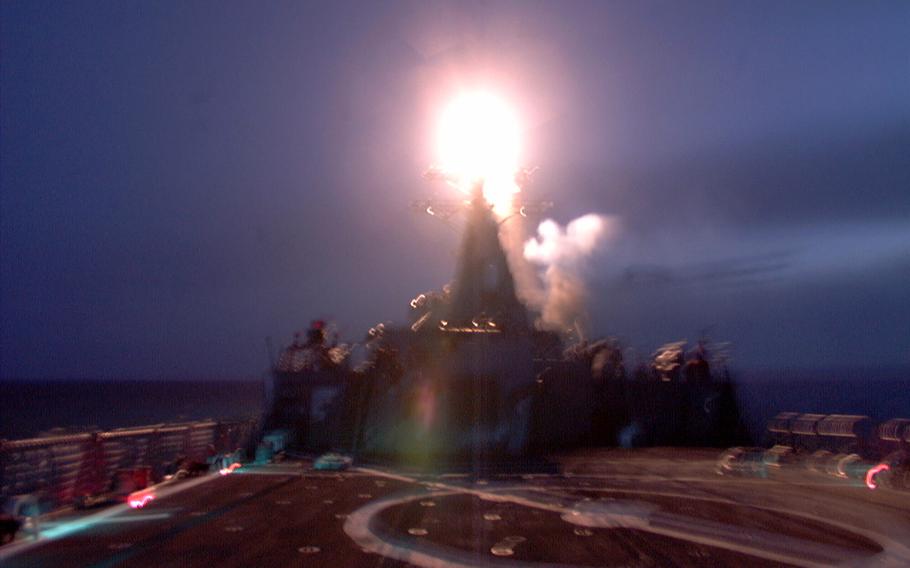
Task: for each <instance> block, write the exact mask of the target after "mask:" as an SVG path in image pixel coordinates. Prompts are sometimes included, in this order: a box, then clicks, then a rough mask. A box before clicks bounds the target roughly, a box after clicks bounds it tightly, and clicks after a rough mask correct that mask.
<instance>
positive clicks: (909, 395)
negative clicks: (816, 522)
mask: <svg viewBox="0 0 910 568" xmlns="http://www.w3.org/2000/svg"><path fill="white" fill-rule="evenodd" d="M734 379H736V384H737V399H738V400H739V404H740V411H741V413H742V416H743V420H744V422H745V425H746V427H747V428H748V430H749V432H750V434H751V435H752V437H753V439H755V440H756V441H761V439H762V434H763V431H764V428H765V424H766V423H767V421H768V419H770V418H771V417H773V416H774V415H775V414H777V413H778V412H782V411H796V412H819V413H824V414H834V413H840V414H863V415H867V416H870V417H871V418H872V419H873V420H875V421H877V422H880V421H884V420H888V419H890V418H910V370H899V369H898V370H886V371H881V370H879V371H874V372H872V371H840V372H823V371H814V372H809V371H761V372H752V373H737V374H736V375H734ZM264 400H265V385H264V383H263V382H262V381H212V380H209V381H109V380H105V381H76V380H59V381H31V382H27V381H5V382H0V438H6V439H17V438H25V437H30V436H35V435H38V434H40V433H42V432H47V431H49V430H51V429H52V428H66V429H69V430H86V429H91V428H98V429H111V428H122V427H128V426H142V425H146V424H157V423H161V422H176V421H184V420H202V419H206V418H212V419H232V418H246V417H259V416H260V415H261V414H262V412H263V410H264V408H263V405H264Z"/></svg>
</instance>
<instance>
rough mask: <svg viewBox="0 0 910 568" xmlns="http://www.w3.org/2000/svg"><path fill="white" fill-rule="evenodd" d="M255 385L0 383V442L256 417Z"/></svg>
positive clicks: (258, 389) (259, 403)
mask: <svg viewBox="0 0 910 568" xmlns="http://www.w3.org/2000/svg"><path fill="white" fill-rule="evenodd" d="M263 401H264V385H263V382H262V381H261V380H254V381H223V380H207V381H117V380H77V379H69V380H53V381H25V380H14V381H2V382H0V439H3V438H5V439H7V440H15V439H19V438H28V437H32V436H37V435H40V434H42V433H47V432H48V431H50V430H51V429H54V428H64V429H66V430H67V431H92V430H96V429H98V430H108V429H112V428H124V427H129V426H145V425H148V424H159V423H162V422H182V421H188V420H203V419H206V418H212V419H216V420H217V419H222V420H227V419H234V418H259V416H260V415H261V413H262V411H263Z"/></svg>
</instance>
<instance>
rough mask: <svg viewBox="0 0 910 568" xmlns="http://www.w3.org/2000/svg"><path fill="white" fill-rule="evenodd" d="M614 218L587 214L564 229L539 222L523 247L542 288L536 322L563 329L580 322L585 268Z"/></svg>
mask: <svg viewBox="0 0 910 568" xmlns="http://www.w3.org/2000/svg"><path fill="white" fill-rule="evenodd" d="M615 229H616V221H615V220H614V219H612V218H608V217H605V216H603V215H596V214H593V213H590V214H588V215H584V216H582V217H579V218H578V219H575V220H574V221H571V222H570V223H569V224H568V225H566V227H565V229H563V228H562V227H561V226H560V225H559V223H557V222H555V221H553V220H552V219H547V220H546V221H544V222H542V223H541V224H540V226H539V227H538V229H537V237H536V238H532V239H530V240H529V241H528V242H526V243H525V246H524V257H525V259H527V260H528V261H530V262H532V263H534V264H536V265H538V266H540V267H541V277H542V279H543V285H544V290H543V294H542V296H541V301H540V305H538V306H535V307H537V308H538V309H539V310H540V320H539V322H538V324H539V325H540V326H541V327H542V328H544V329H552V330H556V331H566V330H567V329H569V328H571V327H573V326H579V325H583V323H584V315H585V311H586V310H585V306H586V304H587V298H588V287H587V282H586V268H587V265H588V261H589V259H590V258H591V256H592V255H593V254H594V253H595V252H597V250H598V248H599V247H601V246H602V244H603V243H604V241H605V240H606V238H607V237H609V236H610V235H611V234H612V233H614V232H615Z"/></svg>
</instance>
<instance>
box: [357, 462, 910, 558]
mask: <svg viewBox="0 0 910 568" xmlns="http://www.w3.org/2000/svg"><path fill="white" fill-rule="evenodd" d="M358 471H361V472H363V473H368V474H372V475H379V476H385V477H393V478H395V479H399V480H401V481H409V482H411V483H418V484H424V485H425V486H427V487H428V488H430V487H432V488H433V489H439V490H441V492H440V493H437V494H435V495H433V496H434V497H439V496H448V495H453V494H468V495H474V496H476V497H479V498H481V499H485V500H491V501H499V502H511V503H514V504H517V505H521V506H526V507H532V508H535V509H542V510H546V511H551V512H556V513H560V514H561V515H563V518H564V520H567V521H569V522H571V521H570V519H573V518H574V519H575V520H576V522H578V524H581V525H582V526H614V527H615V526H629V524H634V525H635V528H637V529H639V530H643V531H647V532H650V533H654V534H659V535H663V536H668V537H671V538H676V539H680V540H684V541H688V542H693V543H696V544H702V545H707V546H713V547H716V548H722V549H725V550H730V551H733V552H738V553H741V554H745V555H748V556H752V557H757V558H764V559H767V560H773V561H778V562H786V563H791V564H795V565H797V566H812V567H816V566H819V567H820V566H828V565H830V564H832V563H840V562H844V561H846V562H850V561H851V560H855V561H862V560H865V561H870V560H873V559H874V560H875V561H877V562H880V563H881V564H882V565H894V566H902V565H908V564H910V548H907V547H906V546H904V545H902V544H900V543H898V542H896V541H894V540H893V539H891V538H889V537H887V536H885V535H882V534H879V533H872V532H871V531H866V530H863V529H859V528H856V527H852V526H849V525H844V524H841V523H837V522H834V521H831V520H829V519H823V518H819V517H815V516H814V515H811V514H806V513H798V512H793V511H790V510H780V509H777V508H773V507H761V506H758V505H750V506H754V507H757V508H762V509H767V510H771V511H775V512H778V513H783V514H785V515H791V516H797V517H803V518H807V519H811V520H814V521H816V522H819V523H822V524H827V525H831V526H834V527H838V528H841V529H843V530H846V531H847V532H850V533H853V534H857V535H860V536H863V537H865V538H867V539H869V540H872V541H874V542H876V543H877V544H878V545H879V546H881V547H882V551H881V552H879V553H877V554H872V555H869V556H860V555H857V554H854V553H852V552H851V551H849V550H846V549H844V548H841V547H836V546H830V545H826V544H821V543H814V542H810V541H806V540H803V539H799V538H794V537H788V536H785V535H778V534H775V533H770V532H768V531H762V530H759V529H748V530H745V529H744V528H742V527H736V526H732V525H729V524H726V523H718V522H712V521H707V520H702V519H696V518H692V517H686V516H682V515H675V514H670V513H656V514H653V515H652V514H646V513H642V512H639V513H638V515H637V516H636V513H635V512H634V511H630V510H618V511H611V510H610V509H609V508H607V509H605V510H601V511H588V512H587V515H586V516H585V515H579V514H578V511H577V509H575V508H574V507H567V506H565V505H563V504H561V503H558V502H555V503H554V502H545V501H543V500H541V499H534V498H529V497H528V496H522V495H516V494H509V493H508V491H515V490H518V491H521V492H524V493H525V494H527V493H531V492H533V491H537V492H541V493H544V494H546V488H543V487H538V488H527V487H503V488H501V489H499V490H496V491H491V490H488V489H477V488H473V487H463V486H458V485H452V484H447V483H439V482H435V483H427V482H423V481H420V480H418V479H416V478H408V477H406V476H402V475H398V474H386V472H384V471H381V470H373V469H367V468H358ZM567 477H569V476H567ZM529 489H530V491H529ZM558 489H576V490H580V488H576V487H559V488H558ZM585 489H589V488H585ZM600 490H601V491H611V489H610V488H601V489H600ZM612 491H614V492H622V491H623V490H622V489H612ZM637 492H638V493H641V494H653V495H659V494H660V492H657V491H646V490H638V491H637ZM676 496H677V497H682V498H687V499H694V500H699V499H701V498H700V497H698V496H692V495H680V494H676ZM420 498H424V499H425V498H426V496H425V495H424V496H420V495H413V496H408V497H402V498H399V499H387V500H383V501H380V502H378V503H372V504H370V505H367V506H366V507H363V508H361V509H359V510H357V511H355V512H354V513H352V514H351V515H350V516H349V518H348V520H347V522H346V523H345V526H344V528H345V532H346V533H348V536H350V537H351V538H352V539H354V540H355V542H357V543H358V544H359V545H361V546H362V547H365V548H367V547H372V548H373V549H375V550H373V551H374V552H377V553H379V554H382V555H383V556H391V557H392V558H396V559H399V560H404V561H406V562H411V563H415V564H418V565H420V566H425V567H430V568H435V567H437V566H442V565H444V564H445V562H448V561H451V560H452V555H456V556H458V557H459V559H460V560H461V561H463V562H464V563H465V565H474V562H472V559H474V557H473V556H472V555H468V554H466V555H464V556H463V557H462V556H461V555H460V554H459V553H457V552H452V551H449V552H448V553H447V554H446V560H441V559H440V557H438V555H439V554H441V553H440V552H439V551H434V550H432V549H430V550H421V551H415V550H413V549H408V548H402V547H399V546H397V545H395V544H389V543H387V542H385V541H382V539H381V538H380V537H379V536H377V535H375V534H373V533H372V531H371V530H370V529H369V526H368V525H369V520H370V518H371V517H372V516H373V515H375V514H376V513H378V512H379V511H381V510H384V509H386V508H388V507H391V506H394V505H399V504H404V503H408V502H410V501H414V500H417V499H420ZM705 500H717V498H713V497H709V498H707V499H705ZM726 501H727V502H730V500H726ZM734 503H735V502H734ZM629 504H630V505H631V503H629ZM737 504H738V503H737ZM601 517H602V519H601V520H600V521H597V522H602V523H605V524H603V525H597V524H594V525H592V524H588V523H591V522H593V521H592V520H593V519H598V518H601ZM652 518H653V522H652ZM782 543H784V546H781V544H782ZM788 548H790V550H794V551H796V550H798V551H800V552H802V553H805V552H811V553H814V554H815V555H816V558H815V559H810V558H806V557H805V555H804V554H803V555H800V556H797V555H794V554H793V553H792V552H790V550H788ZM434 553H435V554H434ZM475 560H476V559H475Z"/></svg>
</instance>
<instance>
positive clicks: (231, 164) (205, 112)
mask: <svg viewBox="0 0 910 568" xmlns="http://www.w3.org/2000/svg"><path fill="white" fill-rule="evenodd" d="M0 8H2V24H0V25H2V38H0V41H2V44H0V58H2V59H0V63H2V71H0V72H2V77H0V88H2V92H0V113H2V124H0V127H2V132H0V135H2V139H0V143H2V146H0V149H2V154H0V158H2V161H0V173H2V178H0V180H2V202H0V207H2V208H0V214H2V223H0V275H2V297H0V300H2V304H0V326H2V344H0V355H2V372H0V375H2V378H28V377H32V378H63V377H102V378H107V377H111V378H115V377H122V378H207V377H219V378H221V377H227V378H231V377H256V376H259V375H260V374H261V373H262V371H263V370H264V369H266V368H267V365H268V357H267V354H266V347H265V338H266V337H267V336H271V337H272V338H273V340H274V342H275V344H276V345H279V344H281V343H286V342H288V341H289V339H290V337H291V334H292V333H293V331H294V330H295V329H300V328H302V327H304V326H306V325H307V323H308V322H309V320H310V319H312V318H316V317H322V318H331V319H334V320H336V321H337V323H338V325H339V328H340V330H341V332H342V334H343V335H344V336H346V337H348V338H352V339H359V338H360V337H362V335H363V334H364V332H365V330H366V329H367V328H368V327H369V326H371V325H373V324H375V323H376V322H379V321H383V320H397V321H403V320H404V318H405V316H406V308H407V302H408V301H409V300H410V299H411V298H412V297H414V296H415V295H416V294H417V293H419V292H422V291H425V290H429V289H431V288H439V287H440V286H441V285H442V284H444V283H446V282H447V281H448V280H449V279H450V278H451V276H452V274H453V270H454V269H453V260H454V257H453V252H454V251H455V250H456V248H457V237H458V235H457V234H456V233H455V232H454V231H451V230H449V229H448V228H446V227H445V226H444V225H442V224H440V223H438V222H434V220H433V219H430V218H429V217H426V216H420V215H418V214H417V213H415V212H414V211H412V210H411V209H410V208H409V204H410V202H411V201H412V200H415V199H420V198H424V197H430V196H437V197H450V198H451V197H454V196H453V195H451V192H452V190H450V189H448V188H446V187H445V186H443V187H440V186H439V185H433V184H431V183H429V182H427V181H426V180H424V179H422V178H421V174H422V172H423V171H424V170H425V169H426V168H427V166H428V165H430V164H431V163H432V162H433V160H434V156H433V144H432V137H433V129H434V124H435V121H436V118H437V117H438V116H439V113H440V111H441V109H442V108H443V107H444V106H445V104H446V103H447V101H448V100H449V99H450V98H451V96H452V95H453V94H455V93H456V92H458V91H459V90H464V89H474V88H484V89H489V90H492V91H495V92H497V93H499V94H500V95H501V96H502V97H503V98H504V99H507V100H509V101H511V102H512V103H513V104H514V105H515V106H516V108H517V111H518V114H519V115H520V117H521V121H522V124H523V125H524V127H525V132H524V153H523V155H524V157H525V161H526V162H527V163H528V164H529V165H537V166H539V167H540V170H539V171H538V172H537V174H535V180H534V183H533V184H532V185H531V186H530V187H528V188H527V189H526V191H525V194H526V195H525V197H527V198H528V199H550V200H552V201H554V202H555V204H556V205H555V207H554V209H553V210H552V211H551V212H550V215H551V216H552V217H553V218H554V219H555V220H556V221H558V222H560V223H566V222H568V221H570V220H571V219H573V218H576V217H578V216H581V215H583V214H586V213H592V212H593V213H600V214H603V215H608V216H610V217H611V219H613V220H614V221H615V223H616V224H617V226H618V227H619V229H618V230H617V231H616V232H615V233H614V234H612V235H611V237H610V239H609V242H607V243H605V244H604V246H603V247H602V248H601V250H600V251H599V252H598V253H597V254H596V255H595V256H594V257H593V258H591V259H590V264H589V266H588V278H589V282H590V288H591V292H592V298H591V310H590V320H591V325H592V328H593V329H594V330H595V331H597V332H598V333H601V334H607V333H610V334H615V335H617V336H619V337H621V338H623V340H624V341H625V342H626V344H627V345H630V346H632V347H635V348H637V349H639V350H641V351H645V352H646V351H649V350H652V349H654V348H655V347H657V346H658V345H659V344H661V343H663V342H667V341H672V340H678V339H683V338H688V339H689V340H690V341H691V340H694V339H696V338H697V337H698V334H699V332H700V330H703V329H707V330H708V333H709V334H710V336H711V337H712V338H713V339H717V340H726V341H732V342H733V344H734V357H735V361H736V363H737V364H738V365H740V366H743V367H749V366H756V367H757V366H762V367H793V366H797V367H864V366H869V367H878V366H910V292H908V287H910V3H908V2H905V1H896V2H832V1H824V2H717V3H715V2H687V3H677V2H660V3H651V2H621V3H620V2H617V3H614V2H591V3H576V2H562V1H560V2H545V3H540V2H528V1H520V2H459V3H455V2H451V3H449V2H405V3H398V2H382V3H372V2H366V3H357V4H354V3H340V2H330V3H325V4H317V3H314V2H288V3H280V2H268V3H262V4H260V3H253V2H248V3H233V2H39V1H36V0H21V1H16V0H5V1H4V2H2V3H0Z"/></svg>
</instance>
